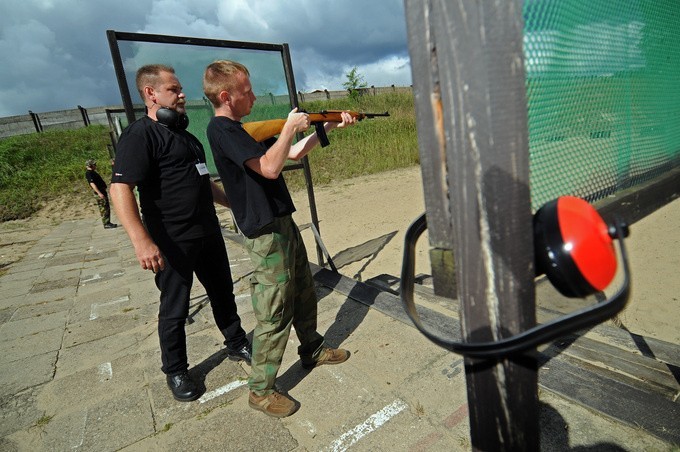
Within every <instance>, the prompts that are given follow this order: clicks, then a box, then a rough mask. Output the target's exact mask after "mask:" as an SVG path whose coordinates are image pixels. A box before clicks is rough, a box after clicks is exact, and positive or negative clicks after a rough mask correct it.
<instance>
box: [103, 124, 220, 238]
mask: <svg viewBox="0 0 680 452" xmlns="http://www.w3.org/2000/svg"><path fill="white" fill-rule="evenodd" d="M198 162H203V163H205V153H204V151H203V146H202V145H201V143H200V141H198V140H197V139H196V137H194V136H193V135H192V134H190V133H189V132H187V131H184V130H176V129H168V128H167V127H165V126H163V125H161V124H159V123H157V122H156V121H154V120H152V119H151V118H149V117H148V116H144V117H143V118H141V119H139V120H137V121H135V122H133V123H132V124H130V126H128V127H127V128H126V129H125V130H124V131H123V133H122V134H121V136H120V140H119V141H118V145H117V150H116V161H115V164H114V168H113V176H112V177H111V182H112V183H116V182H122V183H127V184H135V185H137V189H138V191H139V203H140V207H141V210H142V215H143V218H144V224H145V225H146V227H147V229H148V231H149V234H151V237H152V238H153V239H154V240H155V241H156V242H159V241H162V240H163V239H170V240H190V239H196V238H201V237H205V236H208V235H211V234H216V233H220V225H219V221H218V219H217V215H216V213H215V206H214V205H213V197H212V190H211V187H210V176H209V175H208V174H205V175H202V176H201V175H200V174H199V172H198V169H197V168H196V163H198Z"/></svg>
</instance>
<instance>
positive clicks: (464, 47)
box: [405, 0, 539, 451]
mask: <svg viewBox="0 0 680 452" xmlns="http://www.w3.org/2000/svg"><path fill="white" fill-rule="evenodd" d="M405 10H406V16H407V25H408V35H409V51H410V55H411V67H412V71H413V88H414V96H415V106H416V114H417V127H418V141H419V145H420V155H421V170H422V176H423V183H424V193H425V198H426V199H425V205H426V209H427V220H428V231H429V238H430V245H431V246H432V252H431V255H432V259H431V261H432V266H433V269H432V274H433V279H434V284H435V290H437V291H438V293H439V294H442V295H445V296H449V297H451V298H454V297H455V296H456V292H457V294H458V298H459V301H460V304H461V308H462V309H461V323H462V332H463V336H464V341H466V342H482V341H493V340H497V339H499V338H503V337H508V336H510V335H512V334H515V333H518V332H520V331H523V330H525V329H527V328H529V327H531V326H534V325H535V323H536V321H535V295H534V283H533V277H534V269H533V242H532V215H531V199H530V191H529V151H528V138H527V136H528V130H527V106H526V94H525V85H524V84H525V78H524V65H523V61H524V60H523V52H522V40H523V36H522V32H523V20H522V7H521V3H520V2H517V1H508V2H505V1H503V2H501V1H497V2H486V1H478V0H457V1H452V0H449V1H446V0H429V1H423V0H406V1H405ZM454 268H455V274H454ZM456 283H457V284H456ZM456 285H457V289H456ZM465 371H466V381H467V392H468V405H469V413H470V436H471V442H472V447H473V449H474V450H484V451H489V450H506V451H515V450H538V449H539V428H538V408H537V407H538V396H537V368H536V361H535V359H534V358H533V357H531V356H523V357H513V358H507V359H502V360H473V359H469V358H466V360H465Z"/></svg>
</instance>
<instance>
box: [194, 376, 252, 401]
mask: <svg viewBox="0 0 680 452" xmlns="http://www.w3.org/2000/svg"><path fill="white" fill-rule="evenodd" d="M247 383H248V382H247V381H246V380H236V381H232V382H231V383H229V384H226V385H224V386H222V387H221V388H217V389H215V390H214V391H210V392H206V393H205V394H203V395H202V396H201V398H200V399H198V401H199V402H201V403H205V402H208V401H210V400H212V399H214V398H215V397H219V396H221V395H223V394H226V393H227V392H229V391H233V390H234V389H236V388H240V387H241V386H243V385H245V384H247Z"/></svg>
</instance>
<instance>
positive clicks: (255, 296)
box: [245, 215, 323, 396]
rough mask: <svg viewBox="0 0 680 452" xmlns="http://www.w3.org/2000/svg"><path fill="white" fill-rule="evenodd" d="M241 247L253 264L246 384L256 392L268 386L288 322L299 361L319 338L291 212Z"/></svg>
mask: <svg viewBox="0 0 680 452" xmlns="http://www.w3.org/2000/svg"><path fill="white" fill-rule="evenodd" d="M245 246H246V248H247V250H248V253H249V254H250V259H251V261H252V264H253V266H254V271H253V274H252V276H251V277H250V289H251V297H252V303H253V311H254V312H255V318H256V319H257V325H256V326H255V331H254V333H253V359H252V368H251V372H250V379H249V380H248V386H249V387H250V390H251V391H253V392H254V393H255V394H257V395H260V396H262V395H267V394H271V392H272V391H273V388H274V382H275V381H276V375H277V374H278V371H279V368H280V367H281V361H282V359H283V353H284V351H285V350H286V344H287V343H288V337H289V336H290V328H291V326H294V327H295V333H296V334H297V337H298V339H299V340H300V344H301V345H300V346H299V347H298V354H299V355H300V358H301V359H302V360H303V361H313V360H315V359H317V358H318V356H319V354H320V353H321V346H322V345H323V337H322V336H321V335H320V334H319V333H318V332H317V331H316V322H317V298H316V291H315V288H314V280H313V278H312V273H311V271H310V269H309V261H308V260H307V250H306V249H305V245H304V243H303V242H302V237H301V236H300V231H299V230H298V228H297V226H296V225H295V223H294V222H293V219H292V218H291V216H290V215H289V216H285V217H280V218H276V219H275V220H274V222H273V223H272V224H271V225H269V226H267V227H266V228H265V229H263V231H262V232H261V234H260V235H259V236H258V237H256V238H254V239H248V238H246V240H245Z"/></svg>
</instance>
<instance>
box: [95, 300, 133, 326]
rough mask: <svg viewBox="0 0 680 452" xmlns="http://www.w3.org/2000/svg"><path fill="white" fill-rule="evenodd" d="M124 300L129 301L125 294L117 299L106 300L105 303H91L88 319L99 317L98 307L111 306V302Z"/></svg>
mask: <svg viewBox="0 0 680 452" xmlns="http://www.w3.org/2000/svg"><path fill="white" fill-rule="evenodd" d="M126 301H130V297H128V296H127V295H125V296H124V297H121V298H119V299H117V300H113V301H107V302H105V303H92V305H91V306H90V320H94V319H96V318H97V317H99V313H98V312H97V311H98V310H99V308H100V307H101V306H111V305H113V304H117V303H123V302H126Z"/></svg>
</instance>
